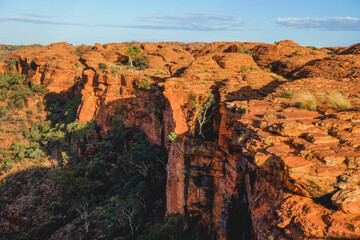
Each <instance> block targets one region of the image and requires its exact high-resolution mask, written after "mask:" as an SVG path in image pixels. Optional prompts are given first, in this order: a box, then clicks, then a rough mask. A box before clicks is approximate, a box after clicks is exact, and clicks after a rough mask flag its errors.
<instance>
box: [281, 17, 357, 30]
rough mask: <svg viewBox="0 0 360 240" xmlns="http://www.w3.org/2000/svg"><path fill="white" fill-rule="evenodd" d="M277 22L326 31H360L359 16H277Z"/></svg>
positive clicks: (288, 25)
mask: <svg viewBox="0 0 360 240" xmlns="http://www.w3.org/2000/svg"><path fill="white" fill-rule="evenodd" d="M275 22H276V23H277V24H280V25H283V26H287V27H294V28H304V29H318V30H327V31H360V18H354V17H327V18H313V17H306V18H277V19H276V21H275Z"/></svg>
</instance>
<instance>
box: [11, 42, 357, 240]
mask: <svg viewBox="0 0 360 240" xmlns="http://www.w3.org/2000/svg"><path fill="white" fill-rule="evenodd" d="M139 46H140V47H141V48H142V50H143V52H142V56H143V57H144V59H145V60H146V61H147V65H148V67H149V68H148V69H145V70H142V71H135V70H133V69H129V68H127V67H124V66H123V65H121V62H124V61H126V60H127V56H126V55H125V52H126V50H127V46H126V45H125V44H105V45H103V46H102V45H99V44H96V45H95V46H84V45H83V46H80V47H72V46H70V45H68V44H66V43H58V44H52V45H49V46H46V47H43V48H27V49H23V50H19V51H17V52H15V53H13V54H12V55H10V56H9V57H8V58H7V61H9V60H10V59H12V58H15V59H17V66H16V68H17V69H18V70H19V71H20V72H22V73H25V74H27V79H28V81H34V82H36V83H42V84H44V85H46V86H47V87H48V88H49V90H50V92H56V93H59V92H61V91H68V92H71V93H72V94H79V93H81V96H82V102H81V105H80V107H79V109H78V121H92V120H95V121H96V123H97V125H98V126H99V127H100V133H101V134H103V135H104V134H106V130H107V129H109V128H110V126H111V117H112V116H114V115H116V116H118V117H120V118H122V119H123V120H124V122H125V123H126V124H127V125H129V126H133V127H136V128H139V129H140V130H142V131H144V132H145V134H146V135H147V137H148V139H149V141H150V142H152V143H154V144H158V145H163V146H165V147H166V149H167V150H168V153H169V159H168V163H167V172H168V179H167V194H166V196H167V213H176V212H180V213H183V214H185V215H186V216H189V217H191V219H196V220H197V221H199V222H200V223H201V224H202V225H203V226H205V227H206V228H207V229H208V232H209V233H210V235H211V237H212V239H237V238H238V237H239V236H244V237H243V238H244V239H271V238H272V239H294V238H300V239H319V238H329V239H359V238H360V225H359V222H360V185H359V181H360V153H359V146H360V124H359V121H360V113H359V111H358V109H359V102H358V98H359V97H360V95H359V88H360V87H359V86H360V84H359V83H360V64H359V63H360V56H359V52H358V48H359V47H358V45H354V46H352V47H349V48H338V49H327V48H326V49H325V48H324V49H320V50H313V49H309V48H305V47H301V46H300V45H298V44H296V43H294V42H292V41H282V42H280V43H278V44H257V43H244V44H242V43H211V44H201V43H198V44H179V43H161V44H155V43H151V44H150V43H146V44H145V43H144V44H139ZM250 51H251V53H252V55H253V56H250V54H246V52H247V53H250ZM244 52H245V53H244ZM100 63H105V64H106V65H107V67H106V69H101V68H99V64H100ZM117 63H118V64H117ZM14 68H15V67H14ZM268 68H271V69H270V70H271V71H273V72H272V73H270V72H269V70H268ZM274 72H275V73H278V74H280V75H282V76H284V77H286V78H287V79H283V78H281V76H279V75H276V74H275V73H274ZM210 92H211V93H213V94H214V98H215V101H214V103H213V104H212V105H211V108H210V110H209V112H208V115H206V116H205V118H208V121H207V122H206V123H205V124H204V125H203V127H202V130H203V131H204V134H203V135H204V136H201V135H200V134H199V131H200V126H199V115H197V114H196V113H198V112H197V110H196V109H197V108H196V106H197V105H198V106H201V105H202V104H203V103H205V102H206V101H207V99H208V97H209V95H208V94H209V93H210ZM335 92H336V93H339V92H341V94H340V95H339V94H338V95H336V96H338V98H341V96H346V97H347V98H348V99H349V100H350V101H351V103H352V108H350V109H347V110H338V109H335V108H334V107H331V106H330V105H329V104H328V103H329V102H330V101H329V100H328V99H329V95H330V94H331V93H335ZM299 93H303V94H304V93H311V94H312V96H313V97H314V98H316V99H317V103H315V104H316V105H317V106H316V108H315V109H312V110H313V111H310V110H308V109H300V108H297V107H295V104H296V102H297V101H300V100H296V98H297V97H296V95H299ZM293 95H295V96H294V97H292V96H293ZM298 104H300V105H301V103H298ZM305 108H307V107H305ZM310 109H311V108H310ZM171 132H175V133H176V134H177V135H178V136H179V139H178V140H177V141H169V140H168V139H167V136H168V135H169V134H170V133H171ZM89 147H90V146H85V147H81V148H80V147H79V149H78V154H79V156H82V155H86V154H91V151H89Z"/></svg>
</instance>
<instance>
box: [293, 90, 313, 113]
mask: <svg viewBox="0 0 360 240" xmlns="http://www.w3.org/2000/svg"><path fill="white" fill-rule="evenodd" d="M295 106H296V107H298V108H303V109H307V110H310V111H314V110H316V109H317V99H316V97H315V96H314V95H313V94H312V93H310V92H309V91H303V92H300V93H298V94H296V95H295Z"/></svg>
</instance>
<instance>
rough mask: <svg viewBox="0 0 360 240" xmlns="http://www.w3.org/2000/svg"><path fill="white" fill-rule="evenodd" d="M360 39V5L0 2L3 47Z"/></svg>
mask: <svg viewBox="0 0 360 240" xmlns="http://www.w3.org/2000/svg"><path fill="white" fill-rule="evenodd" d="M285 39H289V40H293V41H295V42H297V43H299V44H300V45H303V46H309V45H310V46H316V47H325V46H350V45H352V44H355V43H359V42H360V0H341V1H340V0H253V1H249V0H247V1H243V0H181V1H180V0H176V1H175V0H117V1H116V0H108V1H106V0H102V1H101V0H97V1H93V0H62V1H57V0H32V1H28V0H0V44H12V45H21V44H22V45H25V44H26V45H28V44H34V43H37V44H43V45H47V44H50V43H53V42H62V41H65V42H69V43H71V44H73V45H80V44H89V45H90V44H91V45H92V44H94V43H101V44H104V43H111V42H124V41H132V40H134V41H141V42H160V41H178V42H214V41H240V42H266V43H274V42H275V41H280V40H285Z"/></svg>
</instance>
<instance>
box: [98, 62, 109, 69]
mask: <svg viewBox="0 0 360 240" xmlns="http://www.w3.org/2000/svg"><path fill="white" fill-rule="evenodd" d="M99 68H100V69H107V65H106V64H105V63H99Z"/></svg>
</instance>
